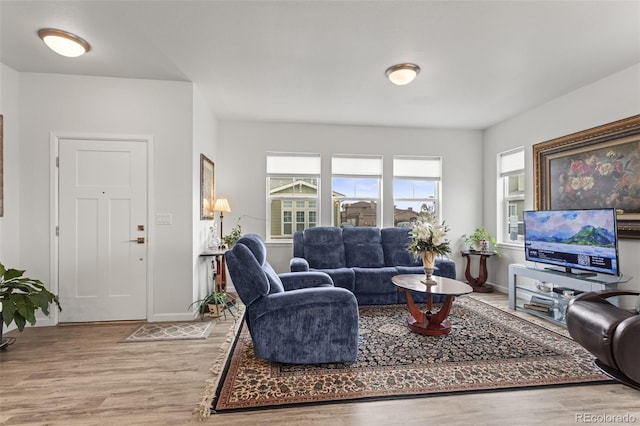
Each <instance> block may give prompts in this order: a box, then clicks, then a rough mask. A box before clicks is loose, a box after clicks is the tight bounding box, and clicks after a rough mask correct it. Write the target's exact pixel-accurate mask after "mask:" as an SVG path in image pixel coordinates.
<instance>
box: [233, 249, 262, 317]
mask: <svg viewBox="0 0 640 426" xmlns="http://www.w3.org/2000/svg"><path fill="white" fill-rule="evenodd" d="M225 257H226V259H227V267H228V268H229V274H231V275H232V276H233V277H234V278H235V280H234V281H236V280H237V281H238V283H242V285H239V284H238V285H234V286H235V289H236V291H237V292H238V295H239V296H240V299H241V300H242V303H244V304H245V305H246V306H250V305H251V304H252V303H253V302H255V301H256V300H258V299H260V298H261V297H262V296H266V295H267V294H269V290H270V286H269V280H268V279H267V275H266V274H265V273H264V270H263V269H262V265H260V264H259V263H258V261H257V260H256V258H255V256H254V255H253V253H252V252H251V250H249V248H248V247H247V246H246V245H244V244H242V241H241V240H240V241H238V243H236V245H235V246H234V247H233V249H231V250H230V251H228V252H227V253H226V254H225Z"/></svg>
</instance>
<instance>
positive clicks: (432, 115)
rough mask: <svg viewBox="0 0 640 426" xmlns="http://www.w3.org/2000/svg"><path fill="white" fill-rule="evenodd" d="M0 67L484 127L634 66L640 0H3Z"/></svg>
mask: <svg viewBox="0 0 640 426" xmlns="http://www.w3.org/2000/svg"><path fill="white" fill-rule="evenodd" d="M43 27H52V28H59V29H63V30H66V31H70V32H73V33H76V34H77V35H79V36H81V37H83V38H84V39H86V40H87V41H88V42H89V43H90V44H91V45H92V50H91V51H90V52H89V53H88V54H86V55H84V56H82V57H80V58H64V57H61V56H58V55H56V54H54V53H53V52H51V51H50V50H49V49H47V48H46V46H45V45H44V43H42V42H41V41H40V39H38V36H37V34H36V33H37V31H38V29H40V28H43ZM0 62H2V63H4V64H5V65H8V66H9V67H11V68H13V69H15V70H16V71H20V72H39V73H63V74H79V75H91V76H109V77H123V78H140V79H159V80H177V81H191V82H193V83H194V84H195V85H196V86H197V87H198V88H199V89H200V91H201V93H203V95H204V96H205V97H206V100H207V101H208V102H209V103H210V105H211V107H212V110H213V111H214V112H215V114H216V116H217V117H218V118H219V119H229V120H233V119H241V120H268V121H285V122H306V123H335V124H358V125H382V126H411V127H444V128H468V129H484V128H486V127H489V126H491V125H493V124H496V123H498V122H500V121H502V120H505V119H507V118H509V117H511V116H513V115H516V114H519V113H521V112H523V111H526V110H528V109H531V108H533V107H535V106H537V105H540V104H542V103H545V102H547V101H549V100H551V99H554V98H557V97H559V96H562V95H564V94H566V93H568V92H570V91H572V90H575V89H577V88H579V87H582V86H584V85H587V84H589V83H592V82H594V81H597V80H599V79H602V78H604V77H606V76H609V75H611V74H613V73H615V72H617V71H620V70H622V69H625V68H628V67H630V66H632V65H634V64H637V63H640V1H606V0H603V1H501V2H498V1H468V2H463V1H402V0H396V1H363V0H360V1H238V0H236V1H213V0H209V1H190V0H176V1H153V0H148V1H95V0H93V1H88V0H86V1H55V0H47V1H24V0H19V1H12V0H0ZM401 62H413V63H416V64H418V65H419V66H420V67H421V69H422V72H421V73H420V75H419V76H418V78H417V79H416V80H415V81H414V82H413V83H411V84H409V85H407V86H395V85H393V84H391V83H390V82H389V81H387V80H386V78H385V75H384V72H385V69H386V68H387V67H389V66H391V65H393V64H396V63H401ZM639 78H640V76H639ZM632 95H638V94H637V93H635V94H632Z"/></svg>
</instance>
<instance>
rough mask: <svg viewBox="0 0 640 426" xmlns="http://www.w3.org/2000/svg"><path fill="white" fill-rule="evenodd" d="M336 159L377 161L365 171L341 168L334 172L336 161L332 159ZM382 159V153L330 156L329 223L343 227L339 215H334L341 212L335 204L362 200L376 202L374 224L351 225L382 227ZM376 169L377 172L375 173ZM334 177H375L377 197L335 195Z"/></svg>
mask: <svg viewBox="0 0 640 426" xmlns="http://www.w3.org/2000/svg"><path fill="white" fill-rule="evenodd" d="M336 159H351V160H355V161H358V160H364V161H367V160H375V161H376V162H378V164H377V165H376V167H374V168H373V169H372V170H371V169H370V170H369V171H367V172H366V173H365V172H363V173H358V172H357V171H349V172H341V170H339V172H338V173H336V172H335V171H334V170H335V168H336V162H335V161H334V160H336ZM383 161H384V158H383V156H382V155H350V154H333V155H332V156H331V205H332V206H333V208H332V209H331V223H332V224H333V226H338V227H343V225H344V223H343V222H342V221H341V220H340V217H339V216H338V217H337V216H336V215H340V212H341V209H340V208H339V207H337V208H336V206H340V205H343V204H344V203H345V202H347V203H348V202H351V203H357V202H361V201H364V202H374V203H375V204H376V209H375V214H376V220H375V224H373V225H361V224H356V225H352V226H372V227H379V228H380V227H382V224H383V223H384V222H383V217H382V212H383V209H382V203H383V197H382V187H383V175H384V169H383V167H384V164H383ZM363 163H364V162H363ZM372 164H373V162H372V163H370V164H369V165H372ZM376 171H377V173H375V172H376ZM334 179H377V193H378V196H377V197H358V196H351V195H350V194H345V196H344V197H337V196H335V195H334V194H335V193H337V190H336V189H335V186H334ZM336 202H337V203H338V204H337V205H336Z"/></svg>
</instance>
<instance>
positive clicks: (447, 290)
mask: <svg viewBox="0 0 640 426" xmlns="http://www.w3.org/2000/svg"><path fill="white" fill-rule="evenodd" d="M431 278H432V279H433V280H434V281H435V282H436V283H437V284H434V285H426V284H423V283H421V282H420V280H423V279H424V275H419V274H406V275H395V276H393V277H391V282H393V283H394V284H395V285H396V286H398V287H402V288H406V289H407V290H415V291H420V292H422V293H431V294H443V295H451V296H459V295H461V294H467V293H471V292H473V287H471V286H470V285H468V284H465V283H463V282H462V281H458V280H452V279H451V278H445V277H438V276H436V275H433V276H432V277H431Z"/></svg>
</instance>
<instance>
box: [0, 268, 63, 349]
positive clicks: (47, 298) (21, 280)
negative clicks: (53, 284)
mask: <svg viewBox="0 0 640 426" xmlns="http://www.w3.org/2000/svg"><path fill="white" fill-rule="evenodd" d="M24 272H25V271H22V270H18V269H7V268H5V266H4V265H3V264H2V263H0V302H2V311H0V344H2V329H3V327H4V325H5V324H6V325H7V326H8V325H9V324H11V323H12V322H15V323H16V326H17V327H18V330H19V331H22V330H24V327H25V325H26V324H27V322H29V324H31V325H34V324H35V323H36V311H37V310H38V309H40V310H42V312H43V313H44V314H45V315H49V305H50V304H52V303H55V304H56V305H57V306H58V309H60V310H62V308H61V307H60V302H59V301H58V296H57V295H55V294H53V293H51V292H50V291H49V290H47V289H46V288H45V286H44V284H42V281H40V280H36V279H33V278H27V277H23V274H24Z"/></svg>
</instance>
